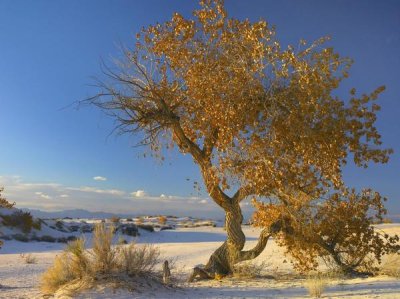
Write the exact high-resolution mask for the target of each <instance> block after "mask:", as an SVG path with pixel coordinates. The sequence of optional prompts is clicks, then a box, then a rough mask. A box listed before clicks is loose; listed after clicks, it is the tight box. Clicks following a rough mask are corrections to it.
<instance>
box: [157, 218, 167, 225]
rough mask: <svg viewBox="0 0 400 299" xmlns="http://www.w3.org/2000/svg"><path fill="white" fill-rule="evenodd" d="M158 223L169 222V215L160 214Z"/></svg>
mask: <svg viewBox="0 0 400 299" xmlns="http://www.w3.org/2000/svg"><path fill="white" fill-rule="evenodd" d="M158 223H159V224H161V225H164V224H166V223H167V217H165V216H158Z"/></svg>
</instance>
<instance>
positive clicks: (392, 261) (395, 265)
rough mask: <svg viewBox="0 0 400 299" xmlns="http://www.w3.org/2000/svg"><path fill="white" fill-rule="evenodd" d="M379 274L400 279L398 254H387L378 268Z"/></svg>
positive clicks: (399, 258) (399, 255) (399, 256)
mask: <svg viewBox="0 0 400 299" xmlns="http://www.w3.org/2000/svg"><path fill="white" fill-rule="evenodd" d="M379 274H384V275H388V276H392V277H396V278H400V254H398V253H394V254H389V255H387V256H386V257H385V259H384V260H383V262H382V264H381V265H380V267H379Z"/></svg>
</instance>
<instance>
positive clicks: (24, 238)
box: [13, 234, 29, 242]
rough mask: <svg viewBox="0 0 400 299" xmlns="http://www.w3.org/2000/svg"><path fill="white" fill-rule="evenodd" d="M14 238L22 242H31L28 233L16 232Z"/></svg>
mask: <svg viewBox="0 0 400 299" xmlns="http://www.w3.org/2000/svg"><path fill="white" fill-rule="evenodd" d="M13 238H14V240H16V241H20V242H29V238H28V236H26V235H23V234H15V235H13Z"/></svg>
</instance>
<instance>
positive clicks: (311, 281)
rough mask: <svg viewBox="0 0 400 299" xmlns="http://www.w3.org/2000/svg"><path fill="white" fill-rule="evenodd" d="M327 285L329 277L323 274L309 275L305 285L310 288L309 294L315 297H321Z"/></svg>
mask: <svg viewBox="0 0 400 299" xmlns="http://www.w3.org/2000/svg"><path fill="white" fill-rule="evenodd" d="M327 285H328V280H327V278H326V277H325V276H324V275H321V274H316V275H310V276H308V277H307V279H306V281H305V283H304V286H305V287H306V289H307V290H308V294H309V295H310V296H311V297H313V298H321V296H322V293H323V292H324V290H325V288H326V287H327Z"/></svg>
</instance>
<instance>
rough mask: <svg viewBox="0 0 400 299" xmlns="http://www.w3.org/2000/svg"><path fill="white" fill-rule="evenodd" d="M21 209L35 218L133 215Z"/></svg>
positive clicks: (121, 216)
mask: <svg viewBox="0 0 400 299" xmlns="http://www.w3.org/2000/svg"><path fill="white" fill-rule="evenodd" d="M21 210H23V211H27V212H30V213H31V214H32V216H34V217H37V218H42V219H48V218H65V217H69V218H87V219H94V218H97V219H104V218H111V217H113V216H117V217H120V218H130V217H133V216H134V215H132V214H114V213H108V212H91V211H88V210H84V209H74V210H65V211H54V212H48V211H41V210H35V209H26V208H24V209H21Z"/></svg>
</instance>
